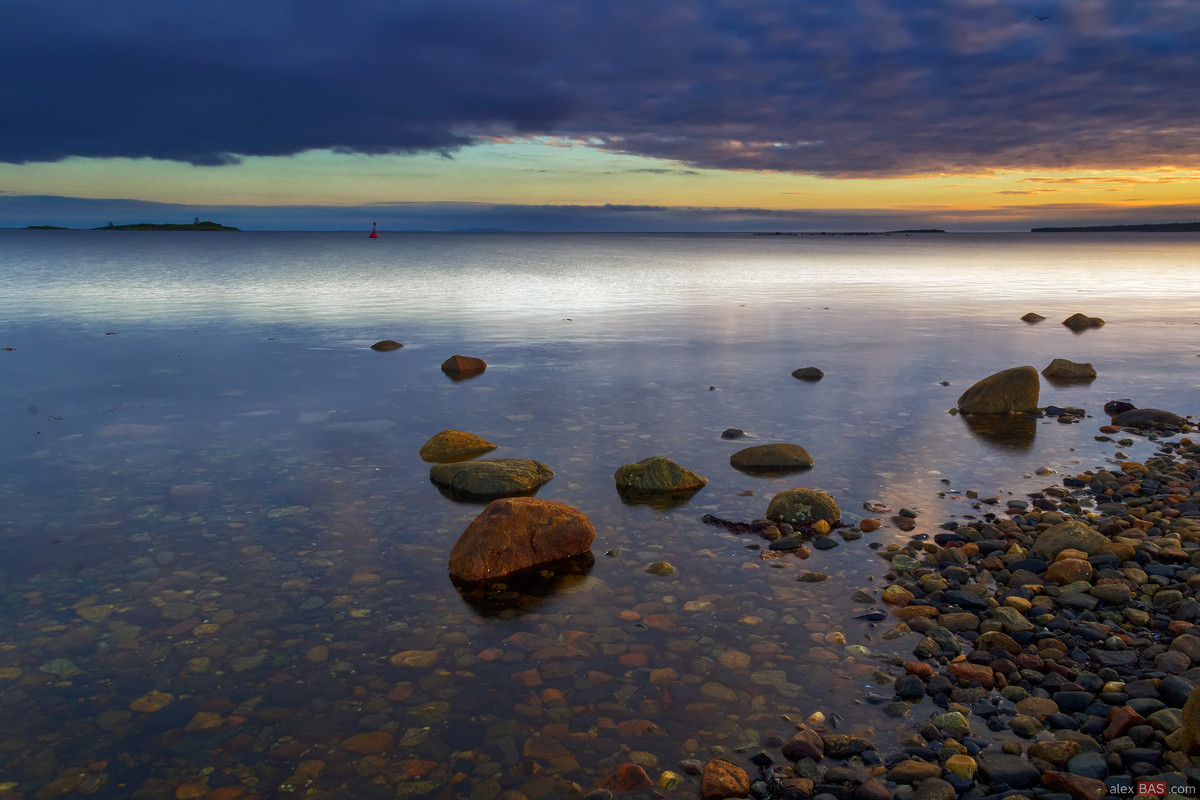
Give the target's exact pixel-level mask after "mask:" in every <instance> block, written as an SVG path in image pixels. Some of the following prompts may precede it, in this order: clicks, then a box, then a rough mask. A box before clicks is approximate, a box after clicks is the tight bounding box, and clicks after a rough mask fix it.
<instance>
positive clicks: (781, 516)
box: [767, 489, 842, 525]
mask: <svg viewBox="0 0 1200 800" xmlns="http://www.w3.org/2000/svg"><path fill="white" fill-rule="evenodd" d="M841 518H842V510H841V509H840V508H838V504H837V501H836V500H834V499H833V498H832V497H830V496H829V495H827V494H826V493H825V492H822V491H819V490H817V489H788V490H786V491H783V492H780V493H779V494H777V495H775V496H774V497H772V498H771V502H770V503H769V504H768V505H767V519H769V520H771V521H772V522H786V523H787V524H789V525H798V524H812V523H814V522H817V521H818V520H824V521H825V522H828V523H829V524H831V525H832V524H834V523H836V522H839V521H840V520H841Z"/></svg>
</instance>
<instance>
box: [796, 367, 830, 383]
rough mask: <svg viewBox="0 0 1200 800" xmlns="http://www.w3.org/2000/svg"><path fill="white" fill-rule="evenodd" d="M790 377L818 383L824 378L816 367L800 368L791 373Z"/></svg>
mask: <svg viewBox="0 0 1200 800" xmlns="http://www.w3.org/2000/svg"><path fill="white" fill-rule="evenodd" d="M792 377H793V378H797V379H798V380H802V381H819V380H821V378H824V377H825V373H824V372H822V371H821V370H819V369H817V368H816V367H801V368H800V369H798V370H795V371H793V372H792Z"/></svg>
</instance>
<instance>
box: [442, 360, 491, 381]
mask: <svg viewBox="0 0 1200 800" xmlns="http://www.w3.org/2000/svg"><path fill="white" fill-rule="evenodd" d="M485 369H487V362H485V361H484V360H483V359H482V358H475V357H474V356H450V357H449V358H447V359H446V360H445V361H443V362H442V372H444V373H446V374H447V375H449V376H450V377H451V378H453V379H454V380H461V379H463V378H473V377H475V376H476V375H478V374H479V373H481V372H483V371H484V370H485Z"/></svg>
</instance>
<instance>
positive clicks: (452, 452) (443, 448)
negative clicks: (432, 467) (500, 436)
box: [417, 430, 496, 463]
mask: <svg viewBox="0 0 1200 800" xmlns="http://www.w3.org/2000/svg"><path fill="white" fill-rule="evenodd" d="M495 449H496V445H494V444H492V443H491V442H489V441H488V440H487V439H484V438H482V437H480V436H476V435H475V434H473V433H467V432H465V431H456V430H444V431H440V432H438V433H435V434H434V435H433V436H432V437H430V439H429V441H427V442H425V444H423V445H421V450H420V451H419V452H418V453H417V455H419V456H420V457H421V460H422V461H436V462H441V463H448V462H452V461H466V460H468V459H471V458H474V457H475V456H478V455H482V454H484V453H487V452H489V451H491V450H495Z"/></svg>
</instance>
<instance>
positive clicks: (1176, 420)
mask: <svg viewBox="0 0 1200 800" xmlns="http://www.w3.org/2000/svg"><path fill="white" fill-rule="evenodd" d="M1112 420H1113V423H1114V424H1116V425H1122V426H1125V427H1129V428H1155V427H1163V426H1171V427H1175V428H1180V427H1182V426H1184V425H1186V424H1187V420H1186V419H1184V418H1183V417H1181V416H1179V415H1178V414H1172V413H1171V412H1170V411H1163V410H1161V409H1158V408H1134V409H1131V410H1129V411H1124V412H1122V413H1120V414H1117V415H1116V416H1115V417H1113V418H1112Z"/></svg>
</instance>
